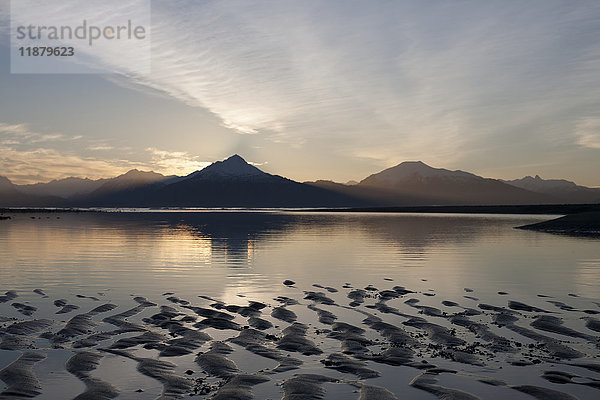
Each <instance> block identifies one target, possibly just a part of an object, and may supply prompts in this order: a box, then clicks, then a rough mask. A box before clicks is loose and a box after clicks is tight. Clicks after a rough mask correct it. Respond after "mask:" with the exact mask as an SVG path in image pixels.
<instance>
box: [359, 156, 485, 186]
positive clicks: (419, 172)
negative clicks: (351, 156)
mask: <svg viewBox="0 0 600 400" xmlns="http://www.w3.org/2000/svg"><path fill="white" fill-rule="evenodd" d="M439 178H443V179H482V178H480V177H478V176H476V175H473V174H471V173H468V172H464V171H450V170H447V169H443V168H433V167H430V166H429V165H427V164H425V163H424V162H423V161H404V162H402V163H400V164H398V165H396V166H395V167H391V168H388V169H385V170H383V171H381V172H379V173H377V174H373V175H371V176H369V177H367V178H366V179H364V180H363V181H361V182H360V184H366V185H383V186H395V185H398V184H402V183H404V182H406V181H407V180H412V179H439Z"/></svg>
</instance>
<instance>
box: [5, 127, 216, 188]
mask: <svg viewBox="0 0 600 400" xmlns="http://www.w3.org/2000/svg"><path fill="white" fill-rule="evenodd" d="M73 140H77V141H81V140H83V142H84V143H83V144H84V146H85V148H87V150H89V151H92V152H109V153H110V154H111V155H110V157H108V158H107V157H104V158H99V157H97V156H93V157H92V156H88V157H86V156H84V155H82V154H81V153H82V151H81V149H79V148H75V149H67V148H65V146H64V143H65V142H67V141H69V142H70V141H73ZM115 149H116V147H115V146H113V145H108V144H98V143H95V144H90V143H87V141H86V140H85V138H83V137H82V136H67V135H63V134H46V133H40V132H37V131H35V130H33V129H32V128H31V127H30V126H29V125H28V124H24V123H21V124H8V123H1V122H0V175H3V176H7V177H8V178H9V179H11V180H12V181H13V182H14V183H17V184H24V183H34V182H40V181H49V180H52V179H60V178H65V177H69V176H78V177H88V178H94V179H97V178H107V177H113V176H116V175H119V174H122V173H125V172H127V171H128V170H130V169H133V168H137V169H141V170H153V171H155V172H158V173H162V174H165V175H186V174H189V173H191V172H193V171H195V170H198V169H202V168H204V167H206V166H207V165H209V164H210V162H206V161H202V160H200V159H199V158H198V157H195V156H192V155H190V154H188V153H186V152H173V151H165V150H160V149H157V148H147V149H138V150H137V151H135V150H134V151H129V154H128V157H119V156H118V154H116V153H115ZM127 149H128V148H127V147H123V148H121V149H120V150H127ZM130 150H131V149H130Z"/></svg>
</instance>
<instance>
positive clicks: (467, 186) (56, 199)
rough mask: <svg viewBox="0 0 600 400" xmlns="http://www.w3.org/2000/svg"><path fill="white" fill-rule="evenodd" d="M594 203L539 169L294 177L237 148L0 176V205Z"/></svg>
mask: <svg viewBox="0 0 600 400" xmlns="http://www.w3.org/2000/svg"><path fill="white" fill-rule="evenodd" d="M561 203H564V204H594V203H600V189H592V188H586V187H584V186H578V185H576V184H575V183H573V182H569V181H566V180H556V179H555V180H544V179H542V178H540V177H539V176H535V177H530V176H528V177H525V178H522V179H517V180H513V181H500V180H496V179H489V178H484V177H481V176H478V175H475V174H472V173H470V172H466V171H460V170H457V171H451V170H447V169H443V168H433V167H431V166H429V165H427V164H425V163H423V162H422V161H406V162H403V163H400V164H398V165H396V166H394V167H391V168H387V169H385V170H383V171H380V172H378V173H375V174H372V175H370V176H368V177H366V178H365V179H363V180H361V181H360V182H357V181H350V182H348V183H347V184H342V183H336V182H332V181H324V180H322V181H316V182H304V183H300V182H296V181H293V180H291V179H288V178H285V177H282V176H279V175H274V174H269V173H267V172H264V171H262V170H260V169H259V168H257V167H256V166H254V165H251V164H250V163H248V162H246V161H245V160H244V159H243V158H242V157H241V156H240V155H238V154H234V155H232V156H231V157H229V158H227V159H225V160H223V161H217V162H214V163H212V164H211V165H209V166H207V167H206V168H203V169H201V170H198V171H195V172H193V173H191V174H189V175H187V176H164V175H161V174H158V173H155V172H152V171H139V170H137V169H134V170H131V171H129V172H127V173H125V174H122V175H119V176H117V177H114V178H108V179H99V180H91V179H87V178H86V179H82V178H74V177H71V178H65V179H60V180H54V181H51V182H48V183H39V184H33V185H21V186H19V185H14V184H13V183H12V182H10V180H8V179H7V178H5V177H0V207H9V206H10V207H18V206H23V207H25V206H26V207H44V206H46V207H92V206H95V207H96V206H97V207H288V208H289V207H298V208H323V207H326V208H339V207H404V206H452V205H454V206H469V205H481V206H485V205H526V204H531V205H534V204H561Z"/></svg>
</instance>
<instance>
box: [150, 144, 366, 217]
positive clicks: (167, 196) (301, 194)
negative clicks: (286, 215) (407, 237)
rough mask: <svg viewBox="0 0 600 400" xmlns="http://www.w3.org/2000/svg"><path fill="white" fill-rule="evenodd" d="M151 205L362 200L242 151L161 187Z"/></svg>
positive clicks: (259, 204)
mask: <svg viewBox="0 0 600 400" xmlns="http://www.w3.org/2000/svg"><path fill="white" fill-rule="evenodd" d="M147 204H149V205H164V206H185V207H328V206H353V205H359V204H362V202H361V201H359V200H356V199H354V198H352V197H349V196H347V195H344V194H339V193H335V192H331V191H328V190H325V189H322V188H318V187H314V186H311V185H305V184H303V183H299V182H295V181H292V180H290V179H287V178H283V177H281V176H279V175H271V174H268V173H266V172H263V171H261V170H260V169H258V168H256V167H254V166H252V165H250V164H248V163H247V162H246V161H245V160H244V159H243V158H242V157H240V156H239V155H237V154H236V155H234V156H231V157H229V158H228V159H226V160H225V161H219V162H216V163H213V164H211V165H210V166H208V167H206V168H204V169H203V170H201V171H196V172H194V173H192V174H190V175H188V176H187V177H185V178H183V179H181V180H178V181H177V182H174V183H171V184H169V185H165V186H163V187H161V188H159V189H158V190H157V191H156V192H155V193H154V194H153V196H152V199H151V200H150V201H149V203H147Z"/></svg>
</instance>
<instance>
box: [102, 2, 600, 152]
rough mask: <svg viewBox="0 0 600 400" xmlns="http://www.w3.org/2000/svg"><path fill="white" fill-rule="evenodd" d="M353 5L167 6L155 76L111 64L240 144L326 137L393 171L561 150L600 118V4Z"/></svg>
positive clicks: (156, 30)
mask: <svg viewBox="0 0 600 400" xmlns="http://www.w3.org/2000/svg"><path fill="white" fill-rule="evenodd" d="M534 3H535V2H534ZM538 4H540V5H541V4H545V3H542V2H540V3H538ZM353 6H355V8H353V9H352V11H350V9H351V8H349V7H348V6H347V5H346V4H344V3H339V2H331V3H326V4H325V3H323V2H319V1H306V2H302V3H301V4H300V3H291V2H253V3H252V4H249V3H247V2H243V1H230V2H202V3H198V2H190V1H183V0H178V1H172V2H168V3H161V2H157V3H155V4H154V9H153V12H154V15H155V17H154V18H153V23H154V25H153V29H152V55H153V71H152V74H150V75H133V74H128V72H127V70H126V68H125V67H126V65H127V63H125V62H123V63H120V62H119V59H108V57H110V55H107V56H106V57H107V60H105V61H106V62H108V63H111V64H113V65H114V66H115V68H117V69H119V68H120V67H122V70H121V72H122V73H123V74H125V75H127V76H129V78H130V81H131V82H135V83H137V84H141V85H144V86H147V87H151V88H153V89H156V90H158V91H161V92H164V93H168V94H169V95H171V96H173V97H175V98H177V99H180V100H181V101H183V102H185V103H186V104H189V105H192V106H197V107H203V108H206V109H208V110H210V111H212V112H213V113H214V114H216V115H217V116H219V117H220V118H221V120H222V121H223V124H224V125H225V126H227V127H229V128H231V129H234V130H236V131H237V132H239V133H250V134H253V133H262V134H264V135H266V136H268V137H269V138H270V139H271V140H273V141H274V142H277V143H289V144H290V145H293V146H295V147H303V146H304V145H305V144H306V143H308V142H310V141H311V139H315V140H318V139H319V138H320V136H323V135H326V136H327V137H328V138H329V140H328V142H327V143H324V145H327V146H330V147H331V149H332V150H333V151H338V152H343V153H345V154H355V155H357V156H360V155H361V154H363V153H368V154H369V155H370V157H376V158H379V159H382V160H387V162H392V161H394V160H396V159H401V158H407V157H408V158H423V157H424V155H427V156H429V157H431V158H433V159H437V160H449V159H450V160H456V159H459V158H460V157H464V154H467V152H465V151H464V150H466V149H467V148H468V147H470V148H479V149H480V150H484V148H485V147H487V148H493V147H494V145H495V144H496V142H497V141H502V140H506V141H513V142H515V145H516V144H518V141H521V140H532V139H533V140H535V139H537V140H539V142H540V143H545V144H546V145H549V144H550V143H552V142H553V141H554V140H560V138H562V137H564V136H565V131H564V129H566V126H568V125H565V126H564V129H563V130H562V131H561V129H560V128H557V127H558V126H559V125H557V120H559V119H562V120H563V121H564V120H565V119H566V120H573V119H574V118H579V115H578V113H579V112H580V110H583V109H585V108H589V107H590V106H591V105H593V104H596V105H600V104H599V100H598V99H599V98H600V96H599V95H600V88H599V87H598V85H597V84H596V83H597V82H598V80H599V78H600V77H599V72H598V69H597V68H593V66H595V65H597V64H598V60H599V57H598V54H600V53H599V50H598V49H599V48H600V46H599V45H598V42H597V40H596V39H595V38H594V39H593V40H592V38H593V35H592V33H593V32H594V31H596V33H598V32H599V30H598V28H597V25H595V21H597V19H596V18H597V16H598V15H599V14H600V7H598V6H597V5H591V4H590V3H585V4H583V3H578V4H575V3H569V4H567V3H556V4H554V5H553V6H551V7H548V6H544V7H543V12H540V8H539V7H537V6H535V4H532V3H530V4H527V5H523V4H522V3H520V2H510V4H507V6H506V7H502V8H499V7H497V5H494V4H489V3H468V4H467V3H462V4H461V3H446V4H428V3H419V5H415V3H413V2H386V3H381V4H378V6H377V7H372V6H369V5H367V4H366V3H356V4H354V5H353ZM557 20H559V21H560V24H557V22H556V21H557ZM465 21H468V23H466V22H465ZM594 26H595V27H594ZM559 55H560V56H559ZM119 57H123V55H119ZM550 82H551V84H550ZM584 88H585V90H584ZM574 94H575V95H574ZM552 127H553V128H552ZM524 133H526V135H523V134H524ZM524 136H526V137H527V139H522V138H523V137H524ZM503 138H506V139H503ZM320 143H322V142H320ZM373 143H379V144H373ZM483 143H488V144H485V145H484V144H483Z"/></svg>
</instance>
